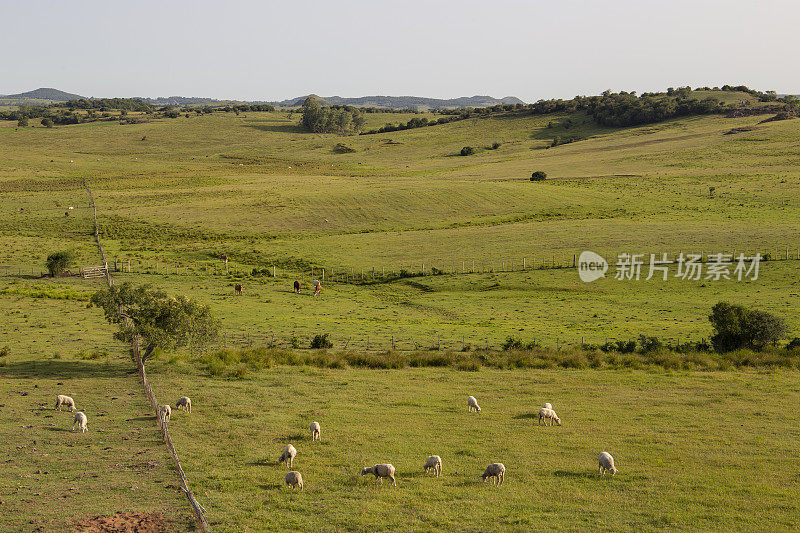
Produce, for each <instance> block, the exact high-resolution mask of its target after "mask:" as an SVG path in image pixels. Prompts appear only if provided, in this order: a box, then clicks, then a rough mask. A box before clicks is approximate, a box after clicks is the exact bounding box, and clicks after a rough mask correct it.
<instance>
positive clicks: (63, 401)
mask: <svg viewBox="0 0 800 533" xmlns="http://www.w3.org/2000/svg"><path fill="white" fill-rule="evenodd" d="M62 407H68V408H69V410H70V412H74V411H75V401H74V400H73V399H72V398H71V397H69V396H64V395H61V394H59V395H58V396H57V397H56V406H55V408H56V409H58V410H59V411H60V410H61V408H62ZM175 407H176V408H177V409H181V410H184V411H186V412H187V413H191V412H192V400H191V399H190V398H188V397H187V396H182V397H181V398H179V399H178V401H177V402H175ZM467 411H468V412H470V413H471V412H476V413H480V412H481V408H480V406H479V405H478V400H477V399H475V397H474V396H469V397H467ZM171 415H172V407H170V406H169V404H164V405H162V406H161V408H160V410H159V416H160V417H161V419H162V421H163V423H165V424H166V423H167V422H169V419H170V416H171ZM86 422H87V420H86V415H85V414H84V413H83V412H82V411H78V412H76V413H75V418H74V421H73V423H72V431H75V427H76V426H77V427H78V429H80V430H81V432H82V433H83V432H86V431H87V427H86ZM553 422H555V423H556V424H558V425H559V426H560V425H561V419H560V418H559V417H558V415H557V414H556V412H555V411H554V410H553V406H552V405H551V404H550V403H545V404H544V406H543V407H542V408H541V409H539V425H542V424H544V425H546V426H547V425H549V426H552V425H553ZM310 430H311V440H312V441H317V440H322V432H321V427H320V425H319V422H312V423H311V427H310ZM296 456H297V450H296V449H295V447H294V446H292V445H291V444H287V445H286V447H285V448H284V449H283V452H282V453H281V456H280V457H279V458H278V464H280V463H286V467H287V468H292V466H293V464H294V458H295V457H296ZM599 466H600V475H605V473H606V472H607V471H608V472H611V475H612V476H613V475H614V474H616V473H617V469H616V467H615V466H614V458H613V457H612V456H611V454H610V453H608V452H602V453H601V454H600V457H599ZM424 470H425V473H426V474H429V473H433V475H434V476H436V477H439V476H441V475H442V458H441V457H439V456H438V455H431V456H430V457H428V459H427V460H426V461H425V466H424ZM394 473H395V467H394V466H393V465H392V464H389V463H383V464H378V465H374V466H369V467H366V468H363V469H362V470H361V475H362V476H366V475H367V474H372V475H374V476H375V482H376V483H377V482H378V481H380V483H381V484H383V480H384V478H386V479H390V480H391V481H392V485H393V486H395V487H396V486H397V480H396V479H395V477H394ZM505 474H506V467H505V465H504V464H503V463H492V464H490V465H489V466H487V467H486V470H485V471H484V472H483V474H482V475H481V478H483V481H484V482H486V480H489V482H490V483H492V484H496V485H497V486H498V487H499V486H500V485H502V484H503V479H504V478H505ZM285 480H286V485H288V486H289V487H291V488H292V489H294V488H295V487H299V488H300V490H301V491H302V490H303V476H302V474H300V472H298V471H296V470H291V471H290V472H288V473H287V474H286V477H285Z"/></svg>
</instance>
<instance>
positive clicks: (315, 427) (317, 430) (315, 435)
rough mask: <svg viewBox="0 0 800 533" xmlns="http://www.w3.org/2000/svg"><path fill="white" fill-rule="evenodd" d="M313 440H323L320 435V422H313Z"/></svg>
mask: <svg viewBox="0 0 800 533" xmlns="http://www.w3.org/2000/svg"><path fill="white" fill-rule="evenodd" d="M311 440H322V437H320V428H319V422H311Z"/></svg>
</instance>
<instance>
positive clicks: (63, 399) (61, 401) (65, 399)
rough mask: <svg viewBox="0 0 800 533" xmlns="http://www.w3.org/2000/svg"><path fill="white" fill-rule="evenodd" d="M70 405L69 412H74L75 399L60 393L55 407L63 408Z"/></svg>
mask: <svg viewBox="0 0 800 533" xmlns="http://www.w3.org/2000/svg"><path fill="white" fill-rule="evenodd" d="M62 405H63V406H65V407H69V412H70V413H72V412H74V411H75V400H73V399H72V398H70V397H69V396H64V395H63V394H59V395H58V396H56V406H55V409H58V410H59V411H60V410H61V406H62Z"/></svg>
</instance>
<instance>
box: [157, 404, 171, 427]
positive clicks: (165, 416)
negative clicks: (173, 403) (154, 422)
mask: <svg viewBox="0 0 800 533" xmlns="http://www.w3.org/2000/svg"><path fill="white" fill-rule="evenodd" d="M158 414H159V415H160V416H161V420H163V421H164V423H165V424H166V423H167V422H169V417H170V416H172V407H170V406H169V404H166V403H165V404H164V405H162V406H161V410H160V411H159V412H158Z"/></svg>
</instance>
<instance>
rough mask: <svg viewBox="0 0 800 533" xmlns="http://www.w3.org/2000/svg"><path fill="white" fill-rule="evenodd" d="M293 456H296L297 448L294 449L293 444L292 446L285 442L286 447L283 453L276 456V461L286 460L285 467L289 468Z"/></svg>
mask: <svg viewBox="0 0 800 533" xmlns="http://www.w3.org/2000/svg"><path fill="white" fill-rule="evenodd" d="M295 456H297V450H295V449H294V446H292V445H291V444H287V445H286V447H285V448H284V449H283V453H282V454H281V456H280V457H279V458H278V463H279V464H280V463H282V462H284V461H286V468H291V467H292V463H293V462H294V458H295Z"/></svg>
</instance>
